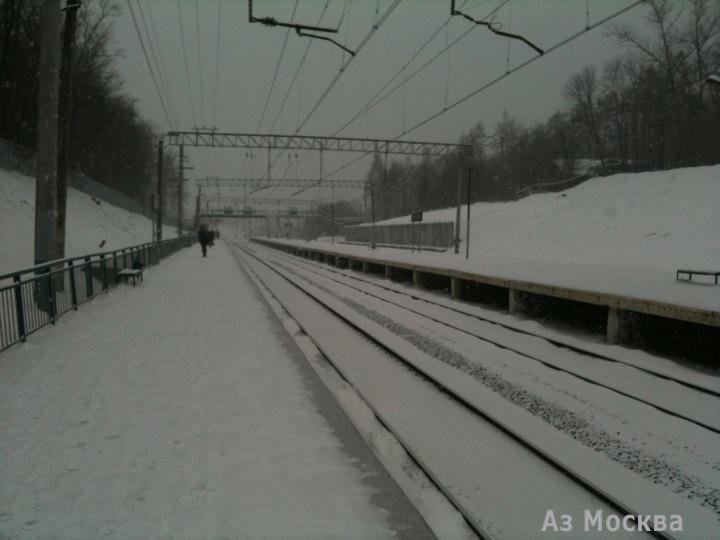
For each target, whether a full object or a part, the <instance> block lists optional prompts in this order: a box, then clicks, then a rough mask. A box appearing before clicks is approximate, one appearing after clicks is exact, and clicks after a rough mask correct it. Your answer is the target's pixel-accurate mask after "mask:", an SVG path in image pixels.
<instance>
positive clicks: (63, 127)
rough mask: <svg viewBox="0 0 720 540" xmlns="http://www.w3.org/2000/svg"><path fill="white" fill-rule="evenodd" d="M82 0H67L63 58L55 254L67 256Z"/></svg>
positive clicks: (59, 256) (61, 63)
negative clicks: (74, 80)
mask: <svg viewBox="0 0 720 540" xmlns="http://www.w3.org/2000/svg"><path fill="white" fill-rule="evenodd" d="M79 8H80V0H68V1H67V5H66V6H65V10H64V11H65V28H64V30H63V34H62V36H63V40H62V58H61V61H60V97H59V126H58V147H59V148H58V168H57V224H56V227H57V231H56V255H57V257H58V258H62V257H64V256H65V221H66V215H67V189H68V181H67V177H68V161H69V159H70V119H71V118H72V77H73V59H74V53H75V29H76V28H77V11H78V9H79Z"/></svg>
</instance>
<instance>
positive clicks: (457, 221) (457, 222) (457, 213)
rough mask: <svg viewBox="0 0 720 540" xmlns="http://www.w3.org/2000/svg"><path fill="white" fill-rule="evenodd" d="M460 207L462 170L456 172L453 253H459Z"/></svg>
mask: <svg viewBox="0 0 720 540" xmlns="http://www.w3.org/2000/svg"><path fill="white" fill-rule="evenodd" d="M461 206H462V169H460V172H458V181H457V206H456V208H455V253H456V254H457V253H460V207H461Z"/></svg>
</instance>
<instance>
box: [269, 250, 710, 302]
mask: <svg viewBox="0 0 720 540" xmlns="http://www.w3.org/2000/svg"><path fill="white" fill-rule="evenodd" d="M261 239H262V238H261ZM267 240H269V241H271V242H275V243H277V244H286V245H291V246H295V247H310V248H314V249H318V250H324V251H328V252H332V253H338V254H342V255H348V256H355V257H361V258H362V259H365V260H369V261H371V262H372V261H376V262H377V263H378V264H381V265H382V264H385V262H386V261H387V262H399V263H404V264H408V265H417V266H420V267H425V268H427V269H429V270H434V269H437V270H438V271H439V272H442V271H443V270H447V269H450V270H457V271H460V272H467V273H471V274H472V273H474V274H480V275H483V276H491V277H495V278H500V279H506V280H513V281H518V282H528V283H540V284H543V285H550V286H555V287H562V288H567V289H575V290H578V291H589V292H595V293H601V294H610V295H615V296H622V297H626V298H631V299H633V298H635V299H640V300H650V301H656V302H662V303H666V304H672V305H675V306H685V307H690V308H697V309H702V310H707V311H713V312H717V311H720V287H713V286H708V285H701V284H698V283H687V282H678V281H676V280H675V271H674V270H673V271H654V270H642V269H638V268H629V267H626V268H620V267H617V266H596V265H588V264H576V263H567V262H551V261H545V260H531V259H517V258H511V257H495V256H485V255H478V254H471V255H470V258H469V259H467V260H466V259H465V258H464V255H463V254H462V253H461V254H460V255H455V254H453V253H452V252H445V253H428V252H422V253H413V252H410V251H408V250H407V249H392V248H376V249H374V250H370V249H369V248H368V247H367V246H358V245H351V244H337V243H336V244H335V245H328V244H323V243H319V242H306V241H302V240H282V239H277V238H271V239H267ZM550 244H552V242H551V241H548V245H550Z"/></svg>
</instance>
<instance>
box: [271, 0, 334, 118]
mask: <svg viewBox="0 0 720 540" xmlns="http://www.w3.org/2000/svg"><path fill="white" fill-rule="evenodd" d="M329 5H330V0H325V6H324V7H323V9H322V12H321V13H320V16H319V17H318V20H317V23H316V24H320V23H321V22H322V19H323V17H324V16H325V12H326V11H327V8H328V6H329ZM312 44H313V41H312V40H310V41H308V43H307V45H306V46H305V52H304V53H303V55H302V58H301V59H300V62H299V63H298V67H297V69H296V70H295V74H294V75H293V78H292V80H291V81H290V85H289V86H288V89H287V91H286V92H285V96H284V97H283V100H282V103H281V104H280V107H279V108H278V110H277V112H276V113H275V117H274V118H273V121H272V122H271V123H270V129H269V130H268V131H270V132H272V130H273V128H274V127H275V124H276V122H277V120H278V118H279V116H280V113H281V112H282V110H283V109H284V107H285V104H286V103H287V100H288V97H289V96H290V93H291V92H292V89H293V87H294V86H295V81H297V78H298V75H299V74H300V72H301V71H302V68H303V65H304V64H305V60H306V59H307V57H308V53H309V52H310V47H312ZM299 124H300V121H299V120H298V125H299Z"/></svg>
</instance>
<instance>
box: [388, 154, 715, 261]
mask: <svg viewBox="0 0 720 540" xmlns="http://www.w3.org/2000/svg"><path fill="white" fill-rule="evenodd" d="M454 219H455V209H454V208H451V209H443V210H434V211H431V212H426V213H425V215H424V221H454ZM464 220H465V209H463V226H462V237H463V240H464V236H465V224H464ZM470 220H471V231H470V249H471V254H472V255H476V256H491V257H513V258H523V259H533V260H538V261H547V262H563V263H579V264H584V265H598V266H615V267H628V268H640V269H650V270H665V271H667V270H675V269H676V268H679V267H698V268H709V269H720V244H719V243H718V240H717V230H718V229H719V228H720V165H715V166H711V167H693V168H686V169H674V170H669V171H655V172H646V173H625V174H616V175H613V176H607V177H604V178H594V179H592V180H588V181H587V182H585V183H583V184H581V185H579V186H577V187H574V188H571V189H568V190H566V191H564V192H561V193H542V194H536V195H531V196H529V197H526V198H524V199H521V200H519V201H514V202H509V203H478V204H475V205H473V206H472V208H471V218H470ZM409 222H410V218H409V217H408V216H404V217H400V218H394V219H391V220H387V221H383V222H382V223H409ZM463 251H464V250H463Z"/></svg>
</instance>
